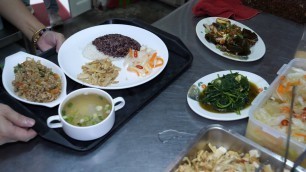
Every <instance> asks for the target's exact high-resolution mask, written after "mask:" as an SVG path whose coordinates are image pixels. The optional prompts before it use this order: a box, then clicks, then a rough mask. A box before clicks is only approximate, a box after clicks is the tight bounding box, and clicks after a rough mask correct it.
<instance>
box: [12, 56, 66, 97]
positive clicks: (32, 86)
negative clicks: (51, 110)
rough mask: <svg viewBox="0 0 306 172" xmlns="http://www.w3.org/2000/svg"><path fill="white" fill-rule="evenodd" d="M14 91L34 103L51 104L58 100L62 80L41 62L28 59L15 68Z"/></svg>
mask: <svg viewBox="0 0 306 172" xmlns="http://www.w3.org/2000/svg"><path fill="white" fill-rule="evenodd" d="M14 73H15V80H13V81H12V84H13V86H14V91H15V92H16V94H17V95H18V96H20V97H22V98H25V99H27V100H29V101H33V102H41V103H42V102H44V103H45V102H51V101H53V100H56V99H57V98H58V97H59V95H60V93H61V91H62V84H61V78H60V76H59V75H58V74H56V73H54V72H52V70H51V69H50V68H47V67H46V66H44V65H42V64H41V63H40V61H39V60H38V61H35V60H34V59H32V58H27V59H26V61H24V62H23V63H21V64H18V65H17V66H15V67H14Z"/></svg>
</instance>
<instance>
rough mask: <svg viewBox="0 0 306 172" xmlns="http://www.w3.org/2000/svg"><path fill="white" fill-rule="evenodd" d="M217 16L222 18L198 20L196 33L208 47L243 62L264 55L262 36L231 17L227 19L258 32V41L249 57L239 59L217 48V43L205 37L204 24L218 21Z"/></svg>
mask: <svg viewBox="0 0 306 172" xmlns="http://www.w3.org/2000/svg"><path fill="white" fill-rule="evenodd" d="M217 18H221V17H208V18H205V19H202V20H200V21H199V22H198V24H197V26H196V33H197V36H198V38H199V39H200V41H201V42H202V43H203V44H204V45H205V46H206V47H207V48H209V49H210V50H211V51H213V52H215V53H216V54H219V55H220V56H222V57H225V58H228V59H231V60H235V61H241V62H252V61H255V60H259V59H260V58H262V57H263V55H264V54H265V53H266V46H265V43H264V42H263V40H262V39H261V37H260V36H259V35H258V34H257V33H256V32H254V31H253V30H252V29H251V28H249V27H247V26H245V25H243V24H241V23H239V22H237V21H235V20H231V19H227V20H230V21H231V24H236V25H237V26H239V27H241V28H245V29H249V30H250V31H252V32H254V33H256V35H257V37H258V41H257V42H256V44H255V45H254V46H252V47H251V54H249V55H248V59H245V60H244V59H239V58H234V57H231V56H229V55H227V54H225V53H224V52H223V51H221V50H219V49H218V48H216V45H215V44H213V43H210V42H208V41H207V40H206V39H205V34H206V33H205V27H204V26H203V25H204V24H207V25H210V24H212V23H214V22H216V19H217Z"/></svg>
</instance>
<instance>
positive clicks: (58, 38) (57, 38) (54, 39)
mask: <svg viewBox="0 0 306 172" xmlns="http://www.w3.org/2000/svg"><path fill="white" fill-rule="evenodd" d="M64 41H65V37H64V35H63V34H61V33H58V32H53V31H46V32H45V33H44V34H43V35H42V36H41V37H40V38H39V40H38V42H37V45H38V47H39V49H40V50H41V51H47V50H49V49H50V48H53V47H56V52H58V51H59V49H60V47H61V46H62V44H63V42H64Z"/></svg>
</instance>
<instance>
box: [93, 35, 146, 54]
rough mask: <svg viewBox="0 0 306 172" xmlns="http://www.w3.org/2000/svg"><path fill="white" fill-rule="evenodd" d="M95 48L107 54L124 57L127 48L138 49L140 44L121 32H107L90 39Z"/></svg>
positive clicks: (127, 50)
mask: <svg viewBox="0 0 306 172" xmlns="http://www.w3.org/2000/svg"><path fill="white" fill-rule="evenodd" d="M92 44H93V45H95V46H96V48H97V49H98V50H99V51H100V52H102V53H104V54H106V55H109V56H113V57H125V56H126V55H127V54H128V52H129V49H130V48H131V49H133V50H138V51H139V50H140V47H141V45H140V44H139V43H138V42H137V41H136V40H134V39H132V38H130V37H128V36H124V35H121V34H108V35H104V36H101V37H98V38H96V39H95V40H94V41H92Z"/></svg>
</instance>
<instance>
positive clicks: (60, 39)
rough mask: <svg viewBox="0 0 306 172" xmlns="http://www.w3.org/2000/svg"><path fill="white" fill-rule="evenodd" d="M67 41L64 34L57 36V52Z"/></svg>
mask: <svg viewBox="0 0 306 172" xmlns="http://www.w3.org/2000/svg"><path fill="white" fill-rule="evenodd" d="M64 41H65V37H64V35H62V34H57V38H56V52H58V51H59V49H60V47H61V46H62V44H63V43H64Z"/></svg>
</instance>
